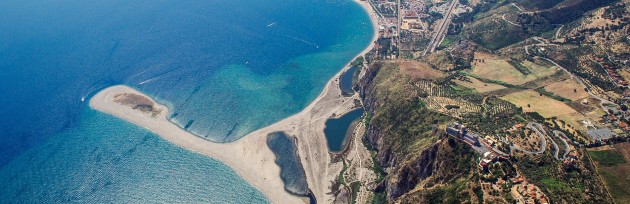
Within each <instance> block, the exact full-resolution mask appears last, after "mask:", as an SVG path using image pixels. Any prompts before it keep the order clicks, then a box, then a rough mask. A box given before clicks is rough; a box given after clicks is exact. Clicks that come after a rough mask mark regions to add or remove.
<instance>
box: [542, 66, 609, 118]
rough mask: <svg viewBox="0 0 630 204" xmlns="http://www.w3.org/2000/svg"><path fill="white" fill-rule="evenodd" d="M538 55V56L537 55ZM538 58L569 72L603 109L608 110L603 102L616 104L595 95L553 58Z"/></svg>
mask: <svg viewBox="0 0 630 204" xmlns="http://www.w3.org/2000/svg"><path fill="white" fill-rule="evenodd" d="M537 57H538V56H537ZM538 58H540V59H544V60H547V61H548V62H551V63H552V64H553V65H555V66H557V67H558V68H560V69H562V70H564V72H566V73H567V74H569V75H570V76H571V78H573V79H575V81H577V82H578V83H579V84H580V86H582V87H584V90H586V93H588V95H590V96H591V97H593V98H595V99H597V100H599V101H600V102H599V106H600V107H601V108H602V109H604V111H606V112H608V108H606V107H605V106H604V103H609V104H613V105H617V104H615V103H613V102H612V101H609V100H607V99H604V98H602V97H599V96H597V95H595V94H594V93H593V92H591V89H589V88H588V87H587V86H586V84H584V82H582V79H580V78H579V77H578V76H575V75H574V74H573V73H571V72H569V70H567V69H566V68H564V67H563V66H560V65H559V64H558V63H556V62H554V61H553V60H550V59H549V58H546V57H538Z"/></svg>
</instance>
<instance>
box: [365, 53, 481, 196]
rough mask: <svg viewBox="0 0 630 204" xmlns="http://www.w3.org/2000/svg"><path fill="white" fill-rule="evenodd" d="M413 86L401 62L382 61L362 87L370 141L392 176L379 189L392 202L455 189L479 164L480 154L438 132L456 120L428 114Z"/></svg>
mask: <svg viewBox="0 0 630 204" xmlns="http://www.w3.org/2000/svg"><path fill="white" fill-rule="evenodd" d="M411 82H412V79H410V78H409V77H406V76H405V75H404V74H403V73H401V72H400V69H398V67H397V66H396V65H395V64H393V63H380V62H376V63H373V64H372V65H371V66H370V68H368V70H366V73H365V76H364V77H363V78H362V79H361V80H360V81H359V83H358V84H357V88H358V90H359V92H360V94H361V97H362V99H363V102H364V106H365V109H366V111H367V112H368V123H367V124H368V129H367V130H368V131H367V134H366V136H365V138H364V139H365V140H366V142H367V143H368V145H370V146H371V147H372V148H373V149H374V151H376V154H375V155H376V156H375V157H376V158H375V160H376V161H377V163H378V165H380V167H381V168H383V169H385V172H387V175H386V177H385V179H383V180H382V181H381V182H380V183H379V184H378V185H377V187H376V188H375V191H376V192H385V193H386V194H387V200H388V201H390V202H401V203H407V202H412V201H414V202H415V201H418V200H425V201H426V200H427V198H426V195H429V194H427V193H417V192H422V191H423V189H427V188H431V187H432V186H434V185H435V184H443V185H450V184H452V183H453V182H454V181H455V180H457V179H458V178H462V177H464V176H467V175H468V174H469V172H470V168H471V166H474V162H472V161H474V159H473V158H472V156H473V155H474V154H473V153H471V152H469V150H468V149H467V148H466V147H463V145H462V144H460V143H458V142H456V141H453V140H452V139H449V138H448V137H446V136H444V135H443V133H442V132H441V131H440V130H439V129H438V128H437V126H440V125H444V124H445V123H446V122H448V121H450V118H449V117H448V116H445V115H442V114H439V113H435V112H432V111H430V110H428V109H427V108H426V107H425V105H424V104H423V103H421V102H420V101H419V100H418V93H417V92H416V91H415V89H414V87H413V86H411V85H410V84H411ZM414 192H416V193H414ZM418 197H421V198H418Z"/></svg>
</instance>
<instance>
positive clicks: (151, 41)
mask: <svg viewBox="0 0 630 204" xmlns="http://www.w3.org/2000/svg"><path fill="white" fill-rule="evenodd" d="M371 36H372V30H371V25H370V23H369V18H368V16H367V14H365V13H364V12H363V11H362V9H361V8H360V6H359V5H356V4H354V3H352V2H351V1H318V0H300V1H292V0H272V1H269V0H252V1H250V0H248V1H245V0H235V1H219V0H190V1H175V0H159V1H155V0H99V1H82V0H59V1H48V0H3V1H0V94H2V97H0V121H3V122H2V123H0V172H1V173H2V174H0V185H1V186H0V187H1V188H2V190H0V193H1V194H0V197H1V198H2V199H0V202H10V203H16V202H17V203H20V202H22V203H23V202H26V203H33V202H44V201H46V202H66V201H67V202H88V201H89V202H105V203H107V202H152V201H157V200H162V199H164V200H165V201H166V202H168V201H176V200H177V199H180V198H181V197H182V195H186V196H188V197H190V198H187V199H193V200H187V201H190V202H205V201H217V202H221V201H228V200H229V201H234V199H241V198H242V200H243V201H242V202H245V203H250V202H253V203H258V202H259V201H262V200H261V199H263V197H262V195H261V194H260V193H259V192H258V191H256V190H254V189H252V187H251V186H249V185H248V184H247V183H245V182H244V181H243V180H242V179H239V178H238V177H236V176H235V175H234V172H233V171H231V170H230V169H229V168H227V167H225V166H224V165H222V164H220V163H218V162H216V161H214V160H211V159H207V158H204V157H201V156H199V155H196V154H193V153H190V152H187V151H185V150H182V149H180V148H178V147H174V146H172V145H170V144H168V143H166V142H163V141H161V140H160V139H159V138H158V137H155V136H154V135H152V134H150V133H147V131H146V130H143V129H139V128H135V127H133V126H132V125H130V124H127V123H124V122H122V121H120V120H118V119H115V118H112V117H110V116H105V115H102V114H99V113H95V112H94V111H93V110H90V109H89V107H87V101H88V100H89V99H90V97H91V96H92V95H93V94H95V93H96V92H98V91H99V90H101V89H103V88H105V87H108V86H111V85H117V84H125V85H129V86H132V87H134V88H137V89H139V90H141V91H143V92H145V93H147V94H149V95H151V96H153V97H155V98H156V99H157V100H159V101H160V102H161V103H164V104H166V105H167V106H169V108H171V110H172V111H173V115H172V117H171V121H173V122H174V123H176V124H178V125H180V126H181V127H186V129H187V130H188V131H190V132H193V133H195V134H198V135H200V136H202V137H204V138H206V139H209V140H212V141H217V142H229V141H234V140H236V139H238V138H240V137H242V136H243V135H245V134H247V133H249V132H251V131H254V130H256V129H258V128H261V127H264V126H266V125H269V124H272V123H273V122H275V121H278V120H280V119H282V118H284V117H287V116H289V115H291V114H294V113H296V112H298V111H300V110H301V109H302V108H303V107H305V106H306V105H307V104H308V103H310V102H311V101H312V100H313V99H314V98H315V97H316V96H317V95H318V94H319V92H320V91H321V89H322V88H323V86H324V84H325V83H326V81H327V80H328V79H330V78H331V77H332V76H333V75H334V74H335V73H336V72H337V71H338V70H340V69H341V67H342V66H343V65H344V64H346V63H347V62H349V61H350V60H352V57H354V56H355V55H356V54H357V53H359V52H360V51H361V50H362V49H363V48H364V47H366V46H367V45H368V44H369V41H370V39H371ZM101 126H102V127H103V130H101V129H99V128H100V127H101ZM127 151H130V152H127ZM232 186H233V188H232ZM241 192H243V193H242V194H241Z"/></svg>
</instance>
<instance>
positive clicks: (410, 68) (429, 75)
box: [396, 60, 445, 79]
mask: <svg viewBox="0 0 630 204" xmlns="http://www.w3.org/2000/svg"><path fill="white" fill-rule="evenodd" d="M396 63H397V64H398V66H400V70H401V71H403V73H405V74H407V75H408V76H410V77H411V78H414V79H437V78H441V77H444V76H445V75H444V72H441V71H439V70H435V69H432V68H431V66H429V65H428V64H426V63H424V62H418V61H413V60H399V61H397V62H396Z"/></svg>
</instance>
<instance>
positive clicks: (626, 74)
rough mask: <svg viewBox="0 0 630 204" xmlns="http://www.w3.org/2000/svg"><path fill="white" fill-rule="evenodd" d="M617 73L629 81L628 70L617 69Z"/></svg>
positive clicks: (629, 74)
mask: <svg viewBox="0 0 630 204" xmlns="http://www.w3.org/2000/svg"><path fill="white" fill-rule="evenodd" d="M617 73H618V74H619V75H621V77H623V79H625V80H626V81H630V72H628V71H626V70H625V69H622V70H618V71H617Z"/></svg>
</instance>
